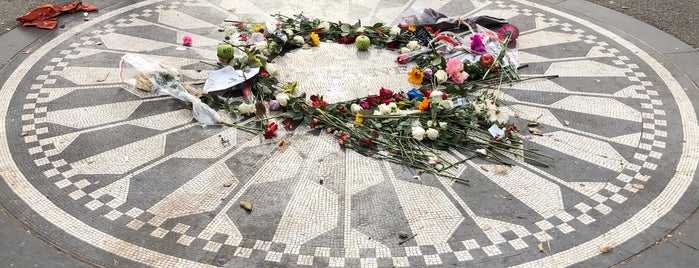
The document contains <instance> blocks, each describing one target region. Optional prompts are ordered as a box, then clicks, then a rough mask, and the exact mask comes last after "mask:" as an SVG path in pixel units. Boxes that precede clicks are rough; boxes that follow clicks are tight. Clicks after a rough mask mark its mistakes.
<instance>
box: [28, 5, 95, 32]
mask: <svg viewBox="0 0 699 268" xmlns="http://www.w3.org/2000/svg"><path fill="white" fill-rule="evenodd" d="M95 10H97V7H96V6H89V5H83V1H76V2H74V3H72V4H69V5H65V6H57V5H52V4H46V5H43V6H40V7H38V8H36V9H34V10H32V11H30V12H29V13H27V14H26V15H24V16H21V17H19V18H17V21H19V23H20V25H22V26H36V27H38V28H43V29H53V28H56V24H58V20H57V19H56V16H58V15H59V14H61V13H63V12H75V11H95Z"/></svg>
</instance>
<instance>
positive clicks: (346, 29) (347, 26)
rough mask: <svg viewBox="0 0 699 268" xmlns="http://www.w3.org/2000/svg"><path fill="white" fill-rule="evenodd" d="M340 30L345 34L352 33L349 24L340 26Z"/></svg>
mask: <svg viewBox="0 0 699 268" xmlns="http://www.w3.org/2000/svg"><path fill="white" fill-rule="evenodd" d="M340 30H341V31H342V33H343V34H345V33H347V34H349V32H350V25H349V24H344V23H343V24H341V25H340Z"/></svg>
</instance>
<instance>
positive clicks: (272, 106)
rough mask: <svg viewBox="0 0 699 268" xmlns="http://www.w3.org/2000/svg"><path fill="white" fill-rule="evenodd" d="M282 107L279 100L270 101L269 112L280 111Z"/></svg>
mask: <svg viewBox="0 0 699 268" xmlns="http://www.w3.org/2000/svg"><path fill="white" fill-rule="evenodd" d="M280 107H281V105H280V104H279V101H278V100H271V101H269V110H270V111H276V110H279V108H280Z"/></svg>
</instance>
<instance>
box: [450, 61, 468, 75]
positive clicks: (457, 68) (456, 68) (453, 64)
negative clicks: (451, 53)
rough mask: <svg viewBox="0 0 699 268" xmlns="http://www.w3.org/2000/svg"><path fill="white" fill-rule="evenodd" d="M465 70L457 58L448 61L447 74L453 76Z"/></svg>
mask: <svg viewBox="0 0 699 268" xmlns="http://www.w3.org/2000/svg"><path fill="white" fill-rule="evenodd" d="M463 70H464V65H463V63H461V61H460V60H459V59H457V58H451V59H449V60H448V61H447V69H446V71H447V74H448V75H449V76H452V75H454V74H457V73H460V72H461V71H463Z"/></svg>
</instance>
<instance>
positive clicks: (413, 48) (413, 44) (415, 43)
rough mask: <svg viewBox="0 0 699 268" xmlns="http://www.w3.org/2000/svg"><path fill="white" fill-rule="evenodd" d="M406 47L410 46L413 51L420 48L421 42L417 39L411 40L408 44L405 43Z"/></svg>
mask: <svg viewBox="0 0 699 268" xmlns="http://www.w3.org/2000/svg"><path fill="white" fill-rule="evenodd" d="M405 47H407V48H409V49H410V50H412V51H415V50H418V49H420V44H418V43H417V41H410V42H408V44H407V45H405Z"/></svg>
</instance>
